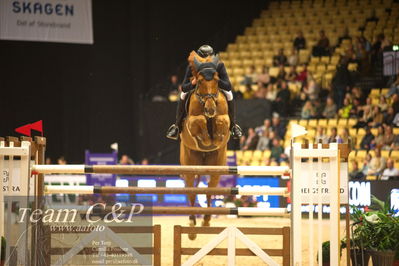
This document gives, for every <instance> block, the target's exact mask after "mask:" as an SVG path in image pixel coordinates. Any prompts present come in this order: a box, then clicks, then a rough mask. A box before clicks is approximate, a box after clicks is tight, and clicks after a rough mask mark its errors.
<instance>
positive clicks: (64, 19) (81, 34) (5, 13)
mask: <svg viewBox="0 0 399 266" xmlns="http://www.w3.org/2000/svg"><path fill="white" fill-rule="evenodd" d="M0 39H2V40H20V41H46V42H66V43H85V44H92V43H93V25H92V14H91V0H0Z"/></svg>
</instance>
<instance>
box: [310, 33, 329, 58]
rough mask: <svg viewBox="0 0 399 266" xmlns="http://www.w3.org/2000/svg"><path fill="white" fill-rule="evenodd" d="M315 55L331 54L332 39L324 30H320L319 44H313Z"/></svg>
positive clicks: (313, 53)
mask: <svg viewBox="0 0 399 266" xmlns="http://www.w3.org/2000/svg"><path fill="white" fill-rule="evenodd" d="M312 55H313V56H329V55H330V40H329V39H328V38H327V36H326V34H325V32H324V30H321V31H320V38H319V40H318V41H317V44H316V45H315V46H313V51H312Z"/></svg>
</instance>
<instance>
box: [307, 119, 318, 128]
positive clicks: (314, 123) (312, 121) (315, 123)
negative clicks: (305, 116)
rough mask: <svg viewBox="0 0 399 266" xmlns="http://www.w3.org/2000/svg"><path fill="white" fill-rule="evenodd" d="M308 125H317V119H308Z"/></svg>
mask: <svg viewBox="0 0 399 266" xmlns="http://www.w3.org/2000/svg"><path fill="white" fill-rule="evenodd" d="M308 127H317V119H309V122H308Z"/></svg>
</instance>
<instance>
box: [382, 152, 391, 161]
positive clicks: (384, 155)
mask: <svg viewBox="0 0 399 266" xmlns="http://www.w3.org/2000/svg"><path fill="white" fill-rule="evenodd" d="M390 152H391V151H389V150H382V151H381V156H382V157H384V158H385V159H388V158H389V153H390Z"/></svg>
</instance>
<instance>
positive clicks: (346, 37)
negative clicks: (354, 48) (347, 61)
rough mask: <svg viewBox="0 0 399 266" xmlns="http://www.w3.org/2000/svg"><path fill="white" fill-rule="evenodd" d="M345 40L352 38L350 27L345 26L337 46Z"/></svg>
mask: <svg viewBox="0 0 399 266" xmlns="http://www.w3.org/2000/svg"><path fill="white" fill-rule="evenodd" d="M343 40H350V41H351V40H352V37H351V36H349V30H348V28H344V31H343V33H342V35H341V36H339V38H338V44H337V46H340V45H341V43H342V41H343Z"/></svg>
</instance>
